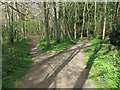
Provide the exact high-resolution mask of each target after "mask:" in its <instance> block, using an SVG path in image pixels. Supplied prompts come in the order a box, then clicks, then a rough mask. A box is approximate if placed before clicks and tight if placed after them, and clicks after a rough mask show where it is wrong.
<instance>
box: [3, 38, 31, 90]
mask: <svg viewBox="0 0 120 90" xmlns="http://www.w3.org/2000/svg"><path fill="white" fill-rule="evenodd" d="M29 41H30V39H28V38H27V39H26V40H24V39H21V40H20V41H19V42H15V43H14V45H8V44H3V45H2V78H3V79H2V80H3V81H2V83H3V84H2V85H3V89H5V88H13V87H14V85H15V83H16V82H17V81H18V80H20V79H21V78H22V77H23V76H24V75H25V73H26V72H27V71H28V69H29V67H30V65H31V64H32V56H31V54H30V50H28V49H26V48H27V47H28V44H29Z"/></svg>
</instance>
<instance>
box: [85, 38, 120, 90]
mask: <svg viewBox="0 0 120 90" xmlns="http://www.w3.org/2000/svg"><path fill="white" fill-rule="evenodd" d="M91 42H92V46H89V47H88V48H86V49H85V50H84V51H83V52H85V53H87V55H86V59H85V61H86V63H87V62H88V61H89V60H90V59H91V58H90V57H92V60H93V63H92V64H91V66H92V68H91V70H90V72H91V73H92V74H91V75H89V77H88V78H89V79H94V80H95V84H96V85H97V87H98V88H120V57H119V55H118V51H117V49H116V47H115V46H113V45H111V44H110V42H109V40H104V41H102V40H91ZM98 48H99V49H98ZM96 50H99V51H97V53H96V54H94V55H93V53H95V52H96Z"/></svg>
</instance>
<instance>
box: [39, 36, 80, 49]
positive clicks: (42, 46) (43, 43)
mask: <svg viewBox="0 0 120 90" xmlns="http://www.w3.org/2000/svg"><path fill="white" fill-rule="evenodd" d="M77 41H78V40H73V42H71V41H70V40H69V39H63V38H61V41H60V43H56V39H52V40H51V41H50V43H51V46H50V47H49V48H48V47H47V46H46V45H47V42H46V40H45V39H44V40H42V41H38V46H39V48H40V49H41V50H49V51H62V50H64V49H65V48H66V47H69V46H72V45H74V44H76V43H77Z"/></svg>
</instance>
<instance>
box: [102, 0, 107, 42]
mask: <svg viewBox="0 0 120 90" xmlns="http://www.w3.org/2000/svg"><path fill="white" fill-rule="evenodd" d="M106 7H107V0H105V13H104V26H103V36H102V39H103V40H104V39H105V27H106Z"/></svg>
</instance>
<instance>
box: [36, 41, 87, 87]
mask: <svg viewBox="0 0 120 90" xmlns="http://www.w3.org/2000/svg"><path fill="white" fill-rule="evenodd" d="M86 43H87V42H84V43H83V44H82V45H81V46H79V47H78V48H76V49H75V50H74V51H73V52H72V54H71V55H70V56H69V57H68V58H67V59H66V60H65V61H64V62H63V63H62V64H61V65H60V66H59V67H58V68H57V69H56V70H55V71H54V73H53V74H52V75H51V76H49V77H46V78H45V79H44V80H43V81H42V82H40V84H39V86H38V87H39V88H48V87H49V86H50V85H51V84H52V82H53V81H54V80H55V78H56V76H57V75H58V73H59V72H60V71H61V70H62V69H63V68H64V67H65V66H66V65H67V64H68V63H69V62H70V61H71V60H72V59H73V58H74V57H75V55H77V54H78V53H79V52H80V51H81V49H83V48H84V46H85V45H86Z"/></svg>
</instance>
